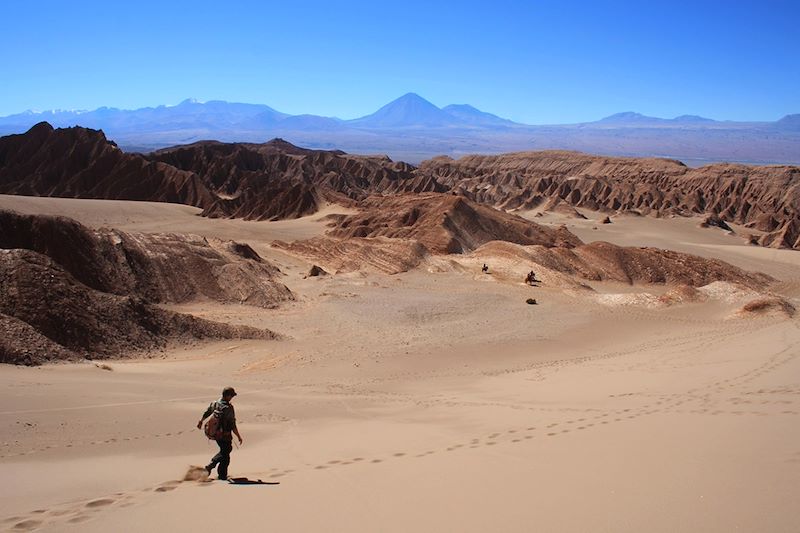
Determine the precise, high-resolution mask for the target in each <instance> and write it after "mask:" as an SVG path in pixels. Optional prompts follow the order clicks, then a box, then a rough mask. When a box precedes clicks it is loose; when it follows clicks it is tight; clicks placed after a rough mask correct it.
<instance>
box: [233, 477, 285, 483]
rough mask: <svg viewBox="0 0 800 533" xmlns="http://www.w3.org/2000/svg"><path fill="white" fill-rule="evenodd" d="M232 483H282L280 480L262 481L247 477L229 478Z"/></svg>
mask: <svg viewBox="0 0 800 533" xmlns="http://www.w3.org/2000/svg"><path fill="white" fill-rule="evenodd" d="M228 483H230V484H231V485H280V482H279V481H262V480H260V479H250V478H247V477H232V478H228Z"/></svg>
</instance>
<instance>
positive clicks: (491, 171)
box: [417, 151, 800, 248]
mask: <svg viewBox="0 0 800 533" xmlns="http://www.w3.org/2000/svg"><path fill="white" fill-rule="evenodd" d="M417 173H419V174H423V175H426V176H429V177H430V178H432V179H434V180H436V181H437V182H438V183H440V184H442V185H444V186H445V187H447V188H448V189H451V190H453V191H456V192H458V193H459V194H463V195H465V196H467V197H469V198H471V199H473V200H475V201H478V202H482V203H487V204H491V205H495V206H498V207H501V208H504V209H531V208H534V207H538V206H540V205H541V204H543V203H545V202H546V201H547V200H549V199H551V198H559V199H561V200H563V201H565V202H567V203H569V204H571V205H573V206H577V207H585V208H587V209H592V210H601V211H619V212H625V211H638V212H640V213H642V214H651V215H656V216H660V215H665V214H679V215H694V214H703V213H710V214H716V215H719V216H721V217H722V218H724V219H725V220H727V221H730V222H734V223H738V224H744V225H747V226H748V227H752V228H754V229H757V230H760V231H764V232H768V234H767V235H764V236H763V237H762V238H761V243H762V244H764V245H767V246H776V247H777V246H780V247H787V248H800V167H793V166H745V165H735V164H715V165H708V166H705V167H701V168H689V167H686V166H685V165H683V164H682V163H680V162H678V161H673V160H668V159H645V158H642V159H633V158H615V157H601V156H590V155H586V154H581V153H577V152H561V151H543V152H520V153H512V154H504V155H498V156H477V155H476V156H466V157H462V158H460V159H458V160H453V159H451V158H448V157H437V158H434V159H431V160H428V161H424V162H423V163H422V164H421V165H420V168H419V169H418V170H417Z"/></svg>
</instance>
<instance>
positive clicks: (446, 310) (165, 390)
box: [0, 197, 800, 532]
mask: <svg viewBox="0 0 800 533" xmlns="http://www.w3.org/2000/svg"><path fill="white" fill-rule="evenodd" d="M0 206H2V207H12V208H15V209H17V210H19V211H23V212H47V213H58V214H65V215H69V216H73V217H75V218H77V219H78V220H80V221H81V222H83V223H86V224H89V225H111V226H114V227H119V228H120V229H124V230H128V231H165V230H169V231H183V232H193V233H199V234H203V235H211V236H218V237H221V238H235V239H236V240H239V241H245V242H249V243H250V244H252V245H253V246H254V248H256V249H257V251H259V253H263V254H265V255H267V256H268V257H270V258H271V259H276V260H278V261H279V262H280V263H281V265H282V267H281V268H282V269H283V270H284V272H286V273H287V274H288V275H287V277H286V283H287V285H288V286H289V287H290V288H291V289H292V291H293V292H295V294H297V295H299V297H300V298H299V300H298V301H297V302H294V303H291V304H288V305H286V306H284V307H282V308H281V309H278V310H263V309H258V308H252V307H245V306H225V305H220V304H215V303H206V302H201V303H193V304H187V305H180V306H173V307H171V308H174V309H177V310H181V311H184V312H192V313H195V314H197V315H199V316H203V317H205V318H212V319H216V320H223V321H228V322H232V323H237V324H249V325H256V326H261V327H268V328H270V329H272V330H275V331H278V332H281V333H284V334H287V335H290V336H291V337H292V339H291V340H287V341H282V342H263V341H227V342H220V343H214V344H204V345H198V346H194V347H189V348H181V349H176V350H173V351H170V352H169V353H167V354H165V356H164V358H162V359H150V360H135V361H117V362H115V361H112V362H110V363H109V364H110V367H111V368H112V369H113V370H111V371H108V370H102V369H100V368H98V367H96V366H94V365H91V364H69V365H50V366H44V367H40V368H16V367H9V366H3V367H0V399H2V407H0V423H2V424H3V426H4V427H5V428H6V430H5V431H4V432H3V434H2V439H0V471H2V473H3V479H4V480H6V483H3V484H2V485H0V524H2V526H1V527H2V528H9V529H12V528H17V529H22V530H24V529H34V528H41V529H43V530H49V531H142V530H151V531H187V530H210V529H212V528H223V527H226V526H233V527H234V528H236V529H238V530H240V531H263V530H280V531H409V530H418V531H576V532H577V531H614V532H616V531H665V532H666V531H720V532H722V531H725V532H727V531H733V530H741V531H787V532H788V531H796V525H797V519H798V514H797V509H798V508H799V507H798V506H799V505H800V495H799V494H798V492H797V490H796V486H797V482H798V481H799V480H800V445H798V442H800V426H799V425H798V424H797V422H798V417H800V328H798V319H797V318H795V319H786V318H770V317H766V318H751V319H730V318H728V317H729V316H730V314H731V313H732V312H733V311H734V310H735V309H736V308H738V307H739V306H740V303H737V302H730V303H727V302H724V301H716V300H715V301H709V302H706V303H702V304H688V305H680V306H673V307H669V308H664V309H647V308H645V307H641V306H606V305H600V304H599V303H597V299H596V298H595V297H593V296H592V295H591V294H590V293H581V292H569V293H567V292H564V291H562V290H560V289H556V288H548V287H541V288H531V287H527V286H525V285H522V284H520V283H516V282H514V281H513V280H511V279H503V277H502V276H494V275H493V274H489V275H483V274H480V273H479V272H471V271H468V270H467V271H461V270H453V271H449V272H440V273H429V272H426V271H425V270H424V269H423V270H418V271H415V272H410V273H406V274H401V275H396V276H383V275H377V274H369V275H361V274H347V275H338V276H329V277H323V278H309V279H303V278H302V275H303V274H304V273H305V271H306V270H307V268H308V264H306V263H304V262H302V261H300V260H298V259H295V258H292V257H290V256H286V255H284V254H283V253H281V252H279V251H276V250H273V249H271V248H269V246H268V243H269V242H271V240H273V239H282V240H291V239H294V238H307V237H310V236H313V235H315V234H318V233H319V232H321V231H323V230H324V225H323V224H322V223H321V222H319V221H318V220H317V219H318V218H319V215H317V216H314V217H309V218H306V219H300V220H297V221H288V222H271V223H254V222H243V221H223V220H207V219H202V218H199V217H197V216H195V215H196V213H197V210H196V209H192V208H187V207H185V206H174V205H161V204H131V203H126V202H98V201H91V200H54V199H46V198H37V199H28V198H15V197H0ZM332 210H333V208H332ZM586 214H587V215H590V214H589V213H586ZM548 217H552V218H548ZM536 220H537V222H538V221H542V220H543V221H545V222H553V223H558V222H561V221H562V220H559V219H558V218H557V216H556V215H546V216H545V217H542V218H537V219H536ZM568 223H569V224H572V225H573V226H574V227H571V228H570V229H571V230H573V231H575V232H576V233H578V234H579V235H580V236H581V238H583V239H584V240H587V241H589V240H592V239H591V237H590V236H592V235H597V237H596V238H598V239H603V240H609V241H612V242H618V243H619V244H631V245H636V244H641V245H644V244H648V245H667V244H669V245H671V246H670V247H672V248H675V249H679V250H683V251H688V252H691V253H697V254H701V255H707V256H711V257H720V258H722V259H725V260H727V261H730V262H732V263H734V264H737V265H739V266H742V267H744V268H758V269H760V270H762V271H765V272H767V273H769V274H771V275H773V276H776V277H778V278H779V279H780V280H782V283H780V284H778V285H777V286H776V290H778V291H781V292H782V293H783V294H785V295H786V296H787V297H789V298H790V299H792V298H797V297H798V296H800V293H798V292H797V291H798V289H797V286H798V284H797V274H796V273H797V272H798V270H797V267H798V261H799V259H796V256H797V255H798V254H797V253H796V252H788V251H787V252H785V253H784V252H783V251H776V250H765V249H759V248H753V247H748V246H745V245H743V244H742V241H741V240H740V239H738V238H736V237H730V236H727V235H724V234H722V232H719V231H718V230H713V229H699V228H696V227H695V225H694V223H692V222H691V221H685V220H651V219H639V218H632V217H631V218H627V217H626V218H624V219H620V220H615V221H614V223H613V224H611V225H606V226H598V229H597V230H593V229H592V227H593V226H594V225H595V224H594V222H593V220H592V216H589V220H586V221H569V222H568ZM581 224H583V225H582V226H581ZM594 287H595V288H596V289H597V290H598V291H600V292H603V293H612V294H613V293H617V292H623V291H625V292H635V291H643V290H649V289H648V288H646V287H628V286H619V285H615V284H603V285H594ZM659 291H663V288H658V289H656V290H654V291H653V292H659ZM531 296H534V297H536V298H537V300H538V301H539V305H537V306H529V305H525V303H524V301H525V299H526V298H528V297H531ZM795 303H797V302H796V300H795ZM225 384H233V385H234V386H235V387H236V388H237V390H239V392H240V396H239V397H238V398H237V399H236V405H237V411H238V414H239V418H240V426H241V430H242V433H243V436H244V438H245V443H244V445H243V446H242V448H241V449H238V450H234V456H233V462H232V466H231V474H232V475H243V476H249V477H251V478H261V479H264V480H265V481H271V482H277V483H280V484H279V485H269V486H229V485H227V484H223V483H221V482H209V483H199V482H195V481H191V482H180V481H178V480H180V479H181V478H182V477H183V474H184V473H185V472H186V469H187V467H188V465H191V464H204V463H205V461H207V459H208V457H209V456H210V455H212V453H213V452H214V449H213V448H214V447H212V446H211V445H208V444H206V443H205V441H204V439H203V438H202V436H201V435H200V433H199V431H197V430H196V429H194V423H195V422H196V420H197V417H198V415H199V413H200V412H201V411H202V410H203V408H204V407H205V405H206V404H207V402H208V401H210V400H212V399H215V397H216V395H217V394H218V389H219V388H221V387H222V386H223V385H225Z"/></svg>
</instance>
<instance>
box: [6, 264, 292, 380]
mask: <svg viewBox="0 0 800 533" xmlns="http://www.w3.org/2000/svg"><path fill="white" fill-rule="evenodd" d="M0 332H2V335H1V336H2V341H0V362H2V363H13V364H27V365H31V364H40V363H43V362H46V361H51V360H63V359H74V358H76V357H86V358H102V357H113V356H127V355H133V354H135V353H141V352H149V351H153V350H159V349H162V348H164V347H165V346H166V345H167V343H168V342H187V341H191V340H196V339H212V338H264V339H274V338H277V335H276V334H274V333H273V332H271V331H268V330H259V329H255V328H250V327H242V326H231V325H228V324H221V323H218V322H212V321H208V320H203V319H199V318H196V317H193V316H191V315H185V314H181V313H174V312H171V311H166V310H164V309H160V308H159V307H156V306H154V305H151V304H149V303H147V302H145V301H144V300H142V299H141V298H139V297H132V296H118V295H115V294H109V293H105V292H101V291H98V290H95V289H91V288H89V287H87V286H86V285H84V284H83V283H81V282H79V281H78V280H76V279H75V278H74V277H73V276H72V275H71V274H70V273H69V272H67V271H66V270H65V269H64V268H62V267H61V266H60V265H58V264H57V263H56V262H55V261H53V260H52V259H50V258H49V257H47V256H45V255H43V254H40V253H37V252H34V251H31V250H21V249H15V250H0Z"/></svg>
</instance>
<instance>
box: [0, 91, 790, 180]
mask: <svg viewBox="0 0 800 533" xmlns="http://www.w3.org/2000/svg"><path fill="white" fill-rule="evenodd" d="M42 121H46V122H49V123H50V124H52V125H53V126H56V127H68V126H75V125H80V126H84V127H89V128H94V129H102V130H103V131H104V132H105V133H106V135H107V136H108V137H109V138H111V139H114V140H115V141H116V142H117V143H118V144H119V145H120V146H121V147H122V148H123V149H124V150H127V151H139V152H150V151H153V150H156V149H159V148H163V147H166V146H172V145H176V144H185V143H192V142H196V141H198V140H204V139H215V140H220V141H244V142H263V141H265V140H267V139H270V138H273V137H283V138H286V139H288V140H290V141H292V142H293V143H295V144H299V145H303V146H307V147H309V148H321V149H331V148H337V149H342V150H346V151H350V152H357V153H383V154H388V155H390V156H391V157H393V158H396V159H403V160H406V161H409V162H412V163H415V162H418V161H421V160H422V159H426V158H429V157H432V156H435V155H449V156H453V157H458V156H461V155H464V154H468V153H476V152H480V153H500V152H509V151H519V150H532V149H533V150H538V149H569V150H581V151H585V152H593V153H601V154H609V155H624V156H665V157H672V158H677V159H681V160H684V161H687V162H689V163H690V164H691V163H702V162H712V161H722V160H725V161H740V162H748V163H794V164H796V163H800V114H795V115H787V116H785V117H783V118H782V119H780V120H778V121H775V122H733V121H716V120H712V119H709V118H704V117H699V116H695V115H681V116H678V117H675V118H672V119H667V118H658V117H648V116H645V115H642V114H639V113H635V112H632V111H628V112H623V113H617V114H614V115H611V116H609V117H605V118H603V119H601V120H598V121H595V122H586V123H580V124H566V125H528V124H520V123H517V122H513V121H511V120H508V119H505V118H502V117H498V116H496V115H493V114H491V113H487V112H484V111H481V110H479V109H476V108H475V107H473V106H470V105H467V104H452V105H447V106H445V107H442V108H439V107H437V106H435V105H434V104H432V103H431V102H429V101H427V100H425V99H424V98H422V97H421V96H419V95H417V94H414V93H408V94H405V95H403V96H401V97H400V98H398V99H396V100H393V101H392V102H389V103H388V104H386V105H385V106H383V107H381V108H380V109H378V110H377V111H375V112H374V113H372V114H370V115H366V116H364V117H360V118H356V119H352V120H342V119H339V118H335V117H323V116H317V115H308V114H301V115H289V114H287V113H282V112H280V111H277V110H276V109H273V108H272V107H269V106H267V105H263V104H242V103H231V102H224V101H219V100H215V101H210V102H204V103H201V102H197V101H195V100H191V99H189V100H184V101H183V102H181V103H180V104H178V105H175V106H164V105H162V106H158V107H146V108H141V109H135V110H124V109H116V108H109V107H101V108H98V109H95V110H93V111H60V110H54V111H44V112H32V111H26V112H24V113H19V114H15V115H9V116H6V117H0V135H4V134H9V133H21V132H23V131H26V130H27V129H29V128H30V127H31V126H33V125H34V124H36V123H39V122H42Z"/></svg>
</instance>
